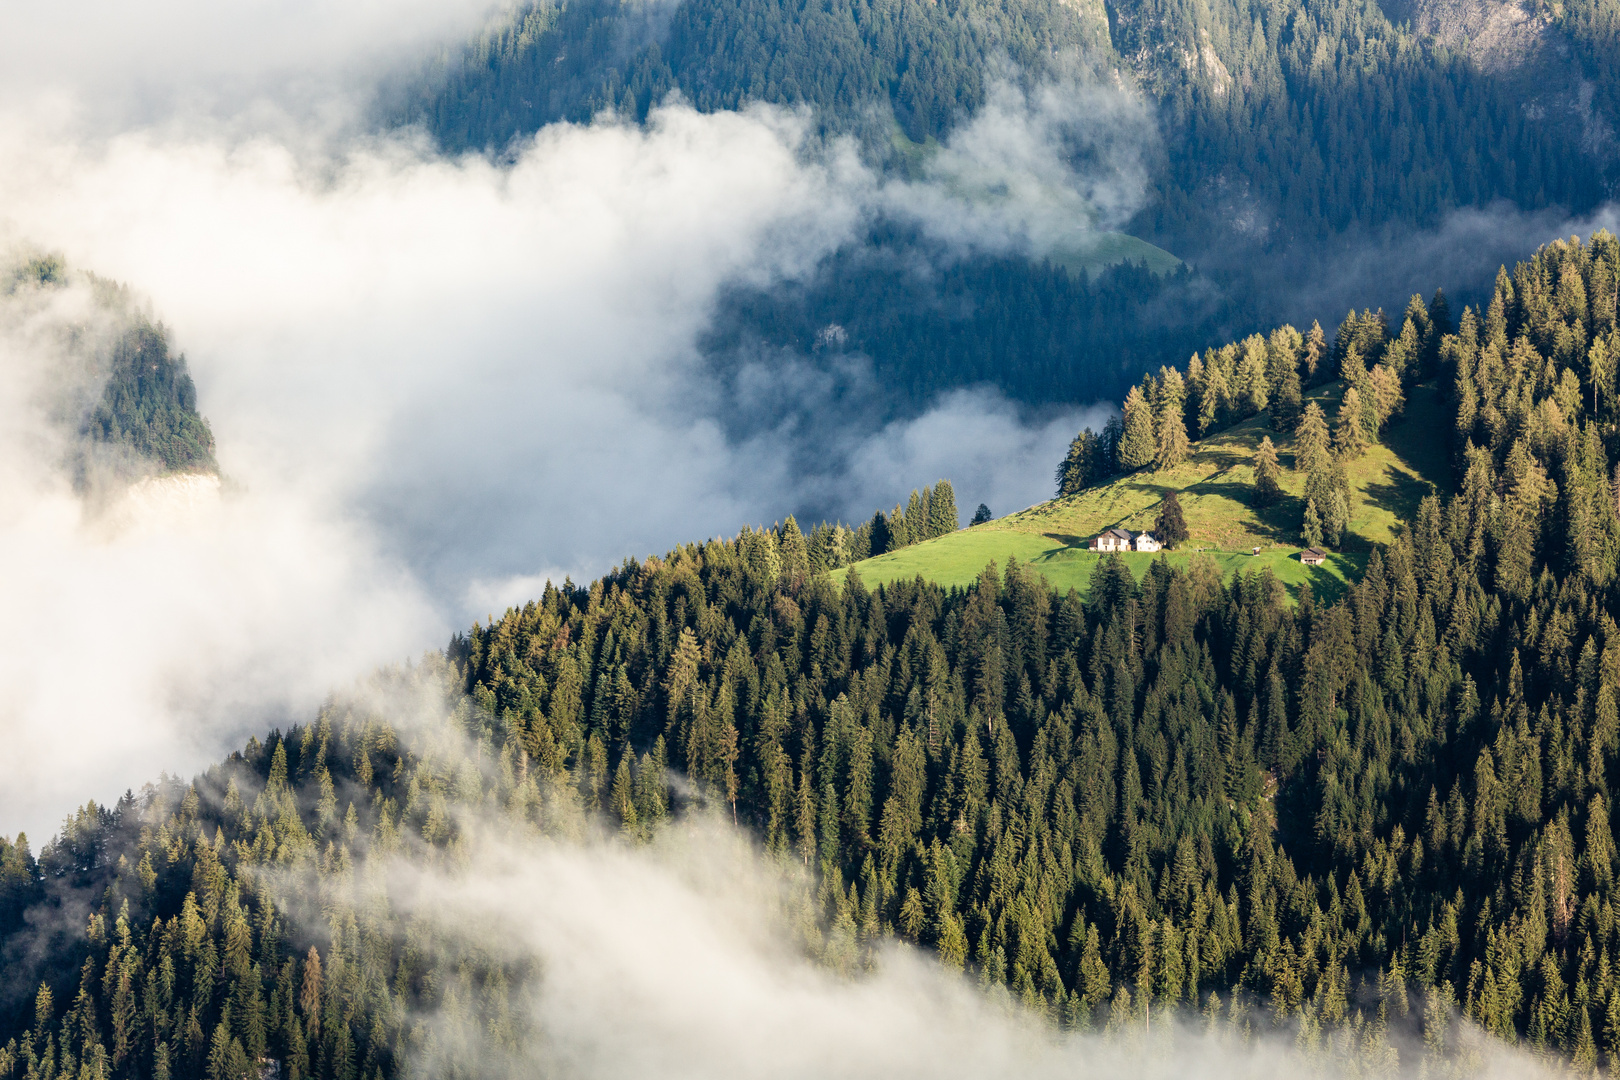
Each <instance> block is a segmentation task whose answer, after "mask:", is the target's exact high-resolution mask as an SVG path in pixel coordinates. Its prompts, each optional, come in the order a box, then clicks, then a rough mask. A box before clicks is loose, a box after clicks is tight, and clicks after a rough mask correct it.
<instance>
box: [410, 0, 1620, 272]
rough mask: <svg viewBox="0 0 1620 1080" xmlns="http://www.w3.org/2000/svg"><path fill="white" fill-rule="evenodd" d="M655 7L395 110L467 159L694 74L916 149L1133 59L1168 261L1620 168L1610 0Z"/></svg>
mask: <svg viewBox="0 0 1620 1080" xmlns="http://www.w3.org/2000/svg"><path fill="white" fill-rule="evenodd" d="M652 10H654V9H649V8H648V7H645V6H643V5H640V4H635V3H627V2H622V0H588V2H586V3H578V4H567V5H557V6H552V5H539V6H532V7H528V8H525V9H522V10H520V11H519V12H517V13H515V14H514V15H512V16H511V17H510V18H509V19H508V20H506V21H505V22H503V23H501V24H499V25H497V26H495V27H493V28H492V29H491V30H489V31H488V32H487V33H486V34H485V35H484V36H483V37H481V38H480V39H479V40H478V41H476V42H474V43H472V44H471V45H470V46H469V47H468V48H467V49H466V50H465V51H464V52H463V53H461V54H459V55H455V54H451V55H447V56H444V57H442V58H441V59H440V60H439V61H438V62H437V63H436V64H435V65H433V68H432V70H431V71H429V72H428V73H427V74H425V75H424V77H423V78H422V79H421V81H420V82H419V83H418V84H417V85H416V86H414V87H413V88H412V90H411V92H410V93H409V94H408V95H407V96H406V98H405V100H403V102H401V103H399V104H398V105H397V108H396V114H395V115H396V118H397V119H401V120H409V121H415V122H421V123H424V124H426V126H427V127H428V128H429V130H430V131H432V132H433V133H434V135H435V136H436V137H437V138H438V139H439V140H440V141H441V143H443V144H444V145H445V146H446V147H447V148H450V149H466V148H483V147H493V148H496V149H499V148H500V147H502V146H504V145H505V144H506V143H507V142H508V141H509V140H510V139H511V138H513V137H514V136H518V135H522V134H526V133H528V132H532V131H534V130H537V129H538V128H539V127H541V126H543V125H544V124H546V123H549V122H551V121H553V120H558V119H584V118H587V117H588V116H590V115H592V114H593V113H594V112H595V111H597V110H600V109H603V108H616V109H619V110H621V111H623V112H628V113H630V114H632V115H635V116H644V115H645V114H646V111H647V109H648V108H649V107H650V106H651V105H652V104H653V103H654V102H656V101H657V100H659V99H660V98H661V97H662V96H663V95H664V94H665V93H667V92H669V91H670V90H675V89H678V90H680V91H681V92H682V93H683V94H684V95H685V96H686V97H687V99H688V100H690V101H692V102H693V103H694V104H695V105H696V106H697V107H698V108H699V109H704V110H714V109H732V108H738V107H740V106H742V105H744V104H746V103H747V102H749V101H774V102H781V103H789V104H793V103H801V102H802V103H807V104H810V105H813V106H816V107H817V109H818V111H819V115H820V116H821V118H822V121H823V123H824V124H827V125H828V126H830V127H833V128H835V129H842V130H867V131H869V132H871V133H874V134H875V136H876V138H875V140H874V142H873V146H874V147H878V148H880V147H881V146H882V144H883V143H884V142H885V141H886V140H887V131H886V129H885V125H886V124H888V123H891V122H893V123H898V124H899V125H900V126H901V128H902V129H904V131H905V132H906V134H907V135H908V136H909V137H910V138H912V139H914V140H918V141H921V140H923V139H925V138H928V137H936V138H937V137H941V136H944V135H946V134H947V133H948V132H949V131H950V130H951V129H952V128H953V127H954V126H955V125H956V124H957V123H958V122H959V121H961V120H962V119H963V118H964V117H965V116H966V115H968V114H969V113H971V112H972V111H973V110H974V109H976V108H977V107H978V106H979V105H980V104H982V103H983V101H984V94H985V85H986V80H987V78H989V77H990V76H991V75H992V74H993V73H994V72H995V71H997V70H1004V69H1005V68H1006V64H1007V63H1008V62H1010V63H1011V65H1013V69H1014V70H1016V71H1019V72H1022V74H1023V77H1025V78H1028V79H1031V80H1038V79H1042V78H1049V77H1053V76H1056V75H1059V74H1070V75H1073V74H1079V75H1081V76H1082V77H1084V76H1085V75H1087V74H1089V75H1091V76H1094V77H1102V78H1113V77H1116V76H1119V75H1122V76H1124V77H1125V78H1127V79H1129V80H1131V81H1134V82H1135V83H1137V84H1138V85H1139V86H1141V87H1142V88H1143V89H1144V90H1145V91H1146V92H1147V93H1148V95H1149V96H1150V98H1151V99H1153V100H1154V101H1156V102H1157V103H1158V105H1159V106H1160V108H1161V110H1162V119H1163V122H1164V126H1165V134H1166V148H1167V159H1166V161H1165V162H1163V168H1162V170H1161V173H1160V175H1159V176H1158V178H1157V191H1156V195H1157V198H1156V200H1155V204H1156V205H1155V207H1154V208H1153V209H1152V210H1150V211H1149V213H1148V215H1147V216H1145V217H1144V219H1143V223H1142V224H1145V225H1147V226H1149V227H1150V229H1151V230H1152V232H1153V234H1154V235H1152V236H1150V237H1149V239H1154V240H1155V241H1156V242H1158V241H1161V240H1168V241H1169V242H1168V243H1165V244H1164V245H1163V246H1166V247H1168V248H1169V249H1170V250H1172V251H1179V250H1181V249H1184V248H1186V246H1187V245H1186V243H1185V241H1186V240H1188V239H1194V240H1197V239H1200V238H1205V237H1206V236H1207V232H1208V229H1209V227H1210V226H1211V225H1212V224H1217V223H1221V222H1222V219H1230V218H1243V219H1248V218H1252V220H1242V221H1230V220H1229V221H1226V222H1225V224H1227V225H1229V226H1230V227H1231V228H1234V229H1236V230H1238V231H1240V232H1241V231H1243V230H1259V231H1261V232H1264V233H1266V234H1267V235H1268V236H1271V237H1272V238H1273V239H1275V240H1277V241H1281V242H1288V241H1293V240H1297V239H1301V238H1320V237H1322V236H1326V235H1330V234H1332V233H1335V232H1338V231H1342V230H1343V229H1345V228H1347V227H1350V226H1354V225H1361V226H1376V225H1380V224H1383V223H1385V222H1412V223H1423V222H1427V221H1432V220H1434V219H1435V217H1436V216H1437V215H1439V214H1442V213H1444V212H1445V211H1446V210H1448V209H1451V208H1453V207H1457V206H1468V205H1480V204H1483V203H1486V202H1489V201H1491V200H1492V199H1498V198H1500V199H1507V200H1509V201H1512V202H1514V203H1516V204H1518V205H1520V206H1523V207H1540V206H1548V205H1555V204H1556V205H1561V206H1564V207H1566V208H1569V209H1571V210H1580V209H1583V208H1585V207H1589V206H1591V205H1593V204H1594V202H1595V201H1596V200H1598V199H1599V198H1601V197H1603V195H1604V193H1605V192H1606V191H1607V190H1609V189H1610V188H1611V187H1612V186H1613V184H1614V183H1615V182H1616V180H1620V172H1616V171H1615V164H1614V162H1613V158H1612V155H1611V154H1607V153H1605V152H1604V151H1605V149H1606V148H1607V146H1608V145H1609V144H1608V143H1607V142H1606V141H1605V140H1606V139H1607V138H1608V136H1606V135H1605V134H1603V133H1604V132H1606V131H1612V130H1613V127H1614V124H1615V122H1616V120H1617V118H1620V108H1617V106H1620V99H1617V97H1616V92H1617V90H1620V86H1617V85H1616V82H1617V80H1616V76H1617V74H1620V68H1616V61H1615V60H1614V57H1613V54H1612V53H1611V51H1610V50H1609V48H1608V45H1609V44H1610V43H1612V42H1613V41H1614V40H1615V39H1614V34H1615V26H1616V16H1615V15H1614V14H1613V12H1611V11H1609V10H1608V9H1607V8H1605V7H1604V6H1603V5H1601V4H1599V3H1596V2H1595V0H1583V2H1582V3H1576V4H1571V5H1569V6H1568V7H1567V8H1566V7H1565V6H1563V5H1553V6H1551V7H1547V6H1545V5H1542V6H1541V7H1533V6H1528V5H1526V6H1522V7H1521V6H1520V5H1518V4H1510V3H1500V2H1496V0H1391V4H1390V6H1389V9H1388V10H1387V11H1385V10H1381V9H1380V8H1378V7H1376V6H1373V5H1363V4H1357V3H1352V2H1350V0H1333V2H1331V3H1327V4H1321V5H1318V4H1312V5H1307V4H1304V3H1303V2H1302V0H1290V2H1287V3H1282V4H1277V5H1265V6H1260V7H1251V6H1250V5H1248V4H1244V3H1238V2H1235V0H1223V2H1220V3H1214V4H1195V3H1191V2H1189V0H1121V2H1117V3H1109V4H1106V5H1104V4H1100V3H1074V4H1070V3H1056V2H1053V0H1018V2H1016V3H1009V4H987V3H974V2H966V3H958V4H949V5H946V4H924V3H919V2H915V0H900V2H892V0H891V2H870V0H839V2H838V3H835V4H832V5H824V6H821V7H810V8H805V7H801V6H799V5H794V4H786V3H783V2H781V0H680V2H679V3H677V4H675V5H674V6H673V7H672V8H665V9H657V10H661V11H662V14H661V15H658V16H656V17H655V16H653V15H652V14H651V13H650V12H651V11H652ZM1519 72H1528V73H1531V74H1532V75H1533V76H1534V78H1533V80H1531V81H1529V82H1525V81H1520V80H1516V79H1515V78H1514V77H1513V76H1514V75H1515V73H1519ZM1527 90H1528V91H1529V92H1528V93H1527V92H1526V91H1527ZM891 118H892V119H891ZM1565 120H1567V121H1570V122H1569V123H1564V122H1561V121H1565ZM1605 170H1607V172H1606V171H1605Z"/></svg>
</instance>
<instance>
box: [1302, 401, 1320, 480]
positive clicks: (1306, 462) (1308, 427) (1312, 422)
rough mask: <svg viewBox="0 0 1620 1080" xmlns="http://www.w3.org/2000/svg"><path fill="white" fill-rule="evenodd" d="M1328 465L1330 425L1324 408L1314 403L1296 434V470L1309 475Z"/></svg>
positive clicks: (1308, 407) (1306, 412) (1306, 408)
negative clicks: (1323, 410)
mask: <svg viewBox="0 0 1620 1080" xmlns="http://www.w3.org/2000/svg"><path fill="white" fill-rule="evenodd" d="M1327 463H1328V425H1327V416H1326V415H1325V414H1324V413H1323V412H1322V406H1320V405H1318V404H1317V403H1316V402H1314V401H1312V402H1310V403H1309V404H1307V405H1306V406H1305V412H1304V413H1303V414H1302V415H1301V416H1300V418H1299V430H1298V431H1297V432H1295V434H1294V468H1295V469H1296V470H1298V471H1299V472H1302V473H1305V474H1307V475H1309V474H1310V473H1313V472H1315V471H1317V470H1318V469H1320V468H1322V467H1323V466H1325V465H1326V464H1327Z"/></svg>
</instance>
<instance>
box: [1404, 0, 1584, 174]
mask: <svg viewBox="0 0 1620 1080" xmlns="http://www.w3.org/2000/svg"><path fill="white" fill-rule="evenodd" d="M1383 7H1384V13H1385V14H1386V15H1388V16H1389V19H1390V21H1391V22H1394V23H1406V24H1407V25H1408V26H1409V27H1410V28H1411V30H1412V32H1413V33H1415V34H1417V35H1419V36H1420V37H1423V38H1426V39H1428V40H1429V41H1430V42H1431V43H1433V44H1435V45H1439V46H1442V47H1444V48H1446V49H1448V50H1450V51H1452V52H1453V53H1456V54H1458V55H1460V56H1463V57H1466V58H1467V59H1468V60H1469V61H1470V62H1471V63H1472V64H1473V65H1474V66H1475V67H1476V68H1477V69H1478V70H1479V71H1480V72H1481V73H1482V74H1484V75H1489V76H1491V77H1493V78H1495V79H1497V80H1499V81H1501V82H1502V83H1503V84H1504V85H1506V86H1508V87H1509V88H1511V89H1512V90H1513V91H1514V92H1515V93H1516V94H1517V96H1518V98H1519V100H1520V101H1521V102H1522V106H1523V108H1524V111H1525V114H1526V116H1528V117H1529V118H1530V119H1532V120H1537V121H1544V122H1546V123H1549V124H1552V125H1555V126H1558V127H1560V128H1562V129H1564V131H1565V132H1566V133H1567V134H1568V135H1570V136H1571V137H1572V138H1573V140H1574V141H1575V142H1576V143H1577V145H1579V146H1580V147H1581V149H1583V150H1584V151H1586V152H1587V153H1589V154H1593V155H1595V156H1602V155H1604V154H1606V153H1608V152H1609V151H1610V150H1611V149H1612V148H1613V146H1614V131H1613V127H1612V125H1611V124H1610V123H1609V122H1608V121H1607V120H1605V119H1604V118H1603V117H1602V116H1601V115H1600V114H1599V113H1598V112H1597V110H1596V109H1595V108H1594V107H1593V86H1592V84H1591V83H1590V82H1589V81H1588V80H1587V79H1586V78H1585V77H1584V74H1583V73H1582V71H1581V66H1580V64H1579V62H1578V61H1577V59H1576V56H1575V50H1574V48H1573V47H1572V43H1571V41H1570V39H1569V36H1568V35H1567V34H1566V33H1565V32H1564V31H1563V29H1561V28H1560V26H1559V24H1558V22H1557V20H1556V19H1555V18H1554V12H1553V10H1552V9H1551V8H1549V7H1548V6H1547V5H1546V4H1542V3H1536V2H1533V0H1385V2H1384V5H1383Z"/></svg>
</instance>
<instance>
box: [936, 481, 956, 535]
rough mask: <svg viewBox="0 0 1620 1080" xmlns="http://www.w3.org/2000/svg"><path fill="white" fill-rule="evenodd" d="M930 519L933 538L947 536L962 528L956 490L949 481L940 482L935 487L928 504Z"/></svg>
mask: <svg viewBox="0 0 1620 1080" xmlns="http://www.w3.org/2000/svg"><path fill="white" fill-rule="evenodd" d="M928 518H929V534H930V535H931V536H945V535H946V534H948V533H953V532H955V531H956V530H957V529H960V528H961V527H962V522H961V520H960V519H959V518H958V517H957V510H956V489H955V488H954V487H952V486H951V482H950V481H949V480H940V481H939V482H938V483H936V484H935V485H934V494H933V497H932V498H931V499H930V500H929V503H928Z"/></svg>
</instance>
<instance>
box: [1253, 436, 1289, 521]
mask: <svg viewBox="0 0 1620 1080" xmlns="http://www.w3.org/2000/svg"><path fill="white" fill-rule="evenodd" d="M1281 471H1282V470H1281V467H1280V466H1279V465H1278V463H1277V449H1276V447H1274V446H1272V445H1271V436H1269V435H1267V436H1265V437H1264V438H1262V439H1261V440H1260V448H1259V449H1258V450H1256V451H1255V454H1254V502H1255V505H1256V506H1269V505H1270V504H1272V503H1274V502H1276V501H1277V500H1278V499H1279V498H1280V497H1281V496H1282V487H1281V485H1280V484H1279V483H1278V482H1277V478H1278V477H1279V476H1280V475H1281Z"/></svg>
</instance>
